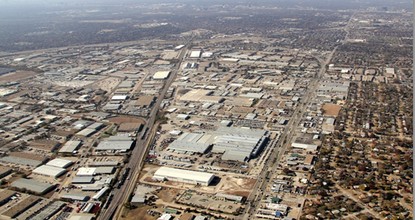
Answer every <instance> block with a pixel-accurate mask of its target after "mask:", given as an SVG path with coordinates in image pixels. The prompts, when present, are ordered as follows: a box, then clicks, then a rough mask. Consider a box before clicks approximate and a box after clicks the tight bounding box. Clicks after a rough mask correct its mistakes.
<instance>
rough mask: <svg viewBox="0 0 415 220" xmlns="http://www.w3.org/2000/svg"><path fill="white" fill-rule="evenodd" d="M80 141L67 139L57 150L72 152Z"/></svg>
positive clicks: (79, 144)
mask: <svg viewBox="0 0 415 220" xmlns="http://www.w3.org/2000/svg"><path fill="white" fill-rule="evenodd" d="M81 143H82V142H81V141H68V142H66V144H65V145H63V146H62V148H61V149H60V150H59V153H72V152H73V151H75V150H76V149H77V148H78V147H79V146H81Z"/></svg>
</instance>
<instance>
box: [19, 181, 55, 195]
mask: <svg viewBox="0 0 415 220" xmlns="http://www.w3.org/2000/svg"><path fill="white" fill-rule="evenodd" d="M11 186H12V187H16V188H19V189H27V190H30V191H32V192H35V193H39V194H44V193H46V192H47V191H49V190H50V189H52V188H53V185H51V184H49V183H42V182H38V181H36V180H33V179H24V178H20V179H18V180H16V181H14V182H13V183H12V184H11Z"/></svg>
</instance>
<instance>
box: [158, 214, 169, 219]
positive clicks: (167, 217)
mask: <svg viewBox="0 0 415 220" xmlns="http://www.w3.org/2000/svg"><path fill="white" fill-rule="evenodd" d="M171 217H172V216H171V215H170V214H167V213H164V214H163V215H162V216H160V217H159V218H158V219H157V220H170V219H171Z"/></svg>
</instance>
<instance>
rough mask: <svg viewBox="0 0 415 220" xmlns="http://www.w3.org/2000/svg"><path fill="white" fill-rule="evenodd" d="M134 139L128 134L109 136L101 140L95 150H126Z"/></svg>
mask: <svg viewBox="0 0 415 220" xmlns="http://www.w3.org/2000/svg"><path fill="white" fill-rule="evenodd" d="M133 143H134V141H132V140H131V138H130V137H128V136H111V137H109V138H106V139H105V140H103V141H101V143H99V144H98V146H97V147H96V149H95V150H96V151H128V150H130V149H131V147H132V146H133Z"/></svg>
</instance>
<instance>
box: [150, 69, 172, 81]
mask: <svg viewBox="0 0 415 220" xmlns="http://www.w3.org/2000/svg"><path fill="white" fill-rule="evenodd" d="M169 76H170V71H158V72H156V73H154V75H153V79H155V80H161V79H167V78H169Z"/></svg>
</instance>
